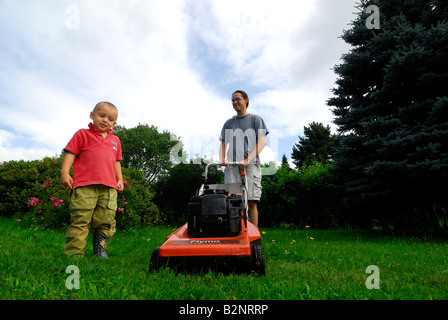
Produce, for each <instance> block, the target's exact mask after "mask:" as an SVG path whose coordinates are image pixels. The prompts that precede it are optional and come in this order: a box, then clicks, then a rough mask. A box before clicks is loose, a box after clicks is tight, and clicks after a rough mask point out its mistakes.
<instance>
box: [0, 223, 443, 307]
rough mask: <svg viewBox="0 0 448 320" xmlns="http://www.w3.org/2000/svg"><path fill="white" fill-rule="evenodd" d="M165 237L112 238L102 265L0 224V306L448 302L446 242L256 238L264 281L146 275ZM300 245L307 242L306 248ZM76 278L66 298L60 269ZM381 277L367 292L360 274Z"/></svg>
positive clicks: (49, 237) (286, 233) (299, 235)
mask: <svg viewBox="0 0 448 320" xmlns="http://www.w3.org/2000/svg"><path fill="white" fill-rule="evenodd" d="M172 230H173V228H168V227H155V228H148V229H141V230H136V231H117V233H116V234H115V235H114V236H113V237H112V238H111V240H110V243H109V248H108V249H109V250H108V254H109V257H110V259H108V260H98V259H96V258H94V257H93V256H91V252H92V244H91V235H90V236H89V243H88V246H87V249H86V258H75V257H66V256H64V255H63V247H64V242H65V239H64V231H63V230H62V231H48V230H41V229H36V228H33V227H24V226H23V225H20V223H19V222H15V221H13V220H9V219H5V218H0V299H1V300H12V299H20V300H29V299H45V300H47V299H51V300H61V299H65V300H72V299H77V300H94V299H95V300H97V299H122V300H132V299H150V300H153V299H163V300H177V299H186V300H190V299H192V300H205V299H207V300H209V299H222V300H248V299H250V300H252V299H266V300H333V299H340V300H364V299H369V300H375V299H381V300H414V299H418V300H427V299H440V300H441V299H448V243H447V242H446V241H445V240H441V239H439V240H437V239H430V238H405V237H392V236H385V235H381V234H379V233H374V232H371V231H366V230H313V229H312V228H311V229H308V230H289V229H261V231H262V232H263V239H262V244H263V248H264V253H265V259H266V276H265V277H258V276H256V275H253V274H251V275H222V274H215V273H212V272H209V273H206V274H203V275H185V274H177V273H174V272H173V271H172V270H169V269H166V270H162V271H160V272H155V273H149V272H148V264H149V260H150V257H151V252H152V250H153V249H154V248H155V247H156V246H157V245H161V244H162V243H163V241H164V239H165V237H166V236H167V235H168V234H170V233H171V232H172ZM308 237H312V238H313V240H311V239H310V238H308ZM69 265H76V266H77V267H78V268H79V270H80V288H79V289H72V290H69V289H67V288H66V285H65V282H66V279H67V278H68V277H69V276H70V274H67V273H65V270H66V268H67V266H69ZM369 265H376V266H378V268H379V271H380V289H371V290H369V289H367V288H366V285H365V282H366V279H367V277H368V276H369V274H366V268H367V266H369Z"/></svg>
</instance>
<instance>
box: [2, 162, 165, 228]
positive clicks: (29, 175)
mask: <svg viewBox="0 0 448 320" xmlns="http://www.w3.org/2000/svg"><path fill="white" fill-rule="evenodd" d="M62 159H63V158H62V157H59V158H45V159H43V160H35V161H23V160H21V161H9V162H4V163H1V164H0V215H1V216H7V217H14V218H15V219H16V220H19V221H20V222H23V223H27V224H32V225H35V226H42V227H44V228H65V227H67V225H68V224H69V223H70V212H69V195H70V193H69V191H68V190H64V189H61V188H60V168H61V165H62ZM123 179H124V180H125V181H126V183H125V190H124V191H123V192H122V193H119V195H118V205H119V209H118V211H117V215H116V220H117V226H118V227H119V228H122V229H130V228H137V227H141V226H147V225H153V224H157V223H160V222H161V220H162V219H163V215H162V214H161V213H160V212H159V209H158V208H157V206H156V205H155V204H154V203H153V202H152V201H151V200H152V198H153V195H152V193H151V192H150V191H149V189H148V188H147V181H146V179H145V178H144V177H143V174H142V173H141V172H140V171H138V170H133V169H123Z"/></svg>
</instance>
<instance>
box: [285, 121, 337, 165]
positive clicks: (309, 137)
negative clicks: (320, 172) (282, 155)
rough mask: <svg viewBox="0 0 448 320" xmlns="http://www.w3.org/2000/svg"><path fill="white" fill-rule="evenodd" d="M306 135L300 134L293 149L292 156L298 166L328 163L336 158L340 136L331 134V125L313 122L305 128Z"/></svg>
mask: <svg viewBox="0 0 448 320" xmlns="http://www.w3.org/2000/svg"><path fill="white" fill-rule="evenodd" d="M303 132H304V136H302V137H300V136H299V142H297V143H296V144H295V145H294V147H293V150H292V154H291V158H292V159H293V162H294V164H295V165H296V166H297V167H302V166H306V165H310V164H312V163H313V162H316V161H317V162H322V163H327V162H329V161H331V160H332V159H333V158H334V153H335V152H336V150H337V146H338V140H339V137H338V136H337V135H335V134H331V129H330V126H328V125H327V126H326V127H325V126H324V125H323V124H322V123H317V122H312V123H311V124H310V125H309V126H308V127H304V128H303Z"/></svg>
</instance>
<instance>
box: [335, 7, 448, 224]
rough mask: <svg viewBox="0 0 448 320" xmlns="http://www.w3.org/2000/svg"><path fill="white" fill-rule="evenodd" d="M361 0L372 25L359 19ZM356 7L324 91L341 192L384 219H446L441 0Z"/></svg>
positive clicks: (445, 18) (447, 112)
mask: <svg viewBox="0 0 448 320" xmlns="http://www.w3.org/2000/svg"><path fill="white" fill-rule="evenodd" d="M369 5H376V6H377V7H378V9H379V11H380V20H379V21H380V25H379V29H369V28H368V27H367V25H366V20H367V19H368V18H369V17H370V16H371V13H370V12H367V11H366V10H365V9H366V8H367V7H368V6H369ZM359 10H360V13H359V15H358V17H357V18H356V19H355V21H353V23H352V27H351V29H349V30H346V31H344V32H343V35H342V38H343V39H344V40H345V41H346V42H347V43H349V44H350V45H351V46H352V49H351V50H350V52H349V53H347V54H345V55H343V57H342V63H341V64H340V65H337V66H335V68H334V70H335V72H336V74H337V75H338V79H337V81H336V85H337V87H336V88H334V89H333V93H334V97H333V98H331V99H329V100H328V105H329V106H330V107H332V111H333V114H334V115H335V123H336V124H337V125H338V130H339V132H340V133H341V134H342V137H341V141H340V142H341V147H340V149H339V153H338V159H339V161H338V162H337V166H336V168H337V171H338V173H339V176H343V177H344V178H345V187H346V190H347V191H348V196H347V199H346V200H348V201H349V202H350V203H351V204H358V205H359V206H358V207H357V208H358V209H363V210H359V212H361V211H363V212H366V211H367V210H366V208H367V207H369V206H370V208H371V209H372V210H371V211H372V212H373V213H374V214H375V216H371V217H370V218H375V219H378V220H381V219H382V220H384V221H385V222H387V223H388V224H391V223H392V224H395V225H396V226H398V225H399V224H403V223H405V222H413V224H414V225H416V224H417V223H421V222H426V223H428V224H430V223H432V225H435V224H436V225H438V226H440V227H442V226H448V225H447V218H448V217H447V216H446V212H447V211H446V210H444V209H443V208H444V207H445V208H446V200H445V199H446V195H445V189H444V188H443V187H442V186H443V185H444V184H445V183H446V179H447V177H448V144H447V141H448V98H447V92H448V90H447V88H448V49H447V48H448V1H446V0H443V1H442V0H401V1H392V0H377V1H366V0H361V3H360V4H359ZM380 212H381V214H379V213H380ZM420 213H422V214H420Z"/></svg>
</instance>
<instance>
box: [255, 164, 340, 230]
mask: <svg viewBox="0 0 448 320" xmlns="http://www.w3.org/2000/svg"><path fill="white" fill-rule="evenodd" d="M330 167H331V165H330V164H323V163H320V162H313V163H312V164H311V165H308V166H303V167H301V168H299V169H296V170H293V169H290V168H289V166H282V167H280V168H279V169H278V170H277V172H276V173H275V174H274V175H271V176H263V179H262V186H263V195H262V197H261V202H260V206H259V212H260V219H259V220H260V221H259V223H260V225H261V226H279V225H282V224H286V225H295V226H298V227H305V226H306V225H312V226H313V227H314V228H328V227H335V226H337V225H338V223H339V222H340V221H339V219H338V217H339V210H340V205H339V202H340V201H339V197H340V196H339V194H338V192H339V191H338V190H337V188H336V187H335V186H334V182H335V176H334V175H333V173H332V172H331V171H330Z"/></svg>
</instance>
